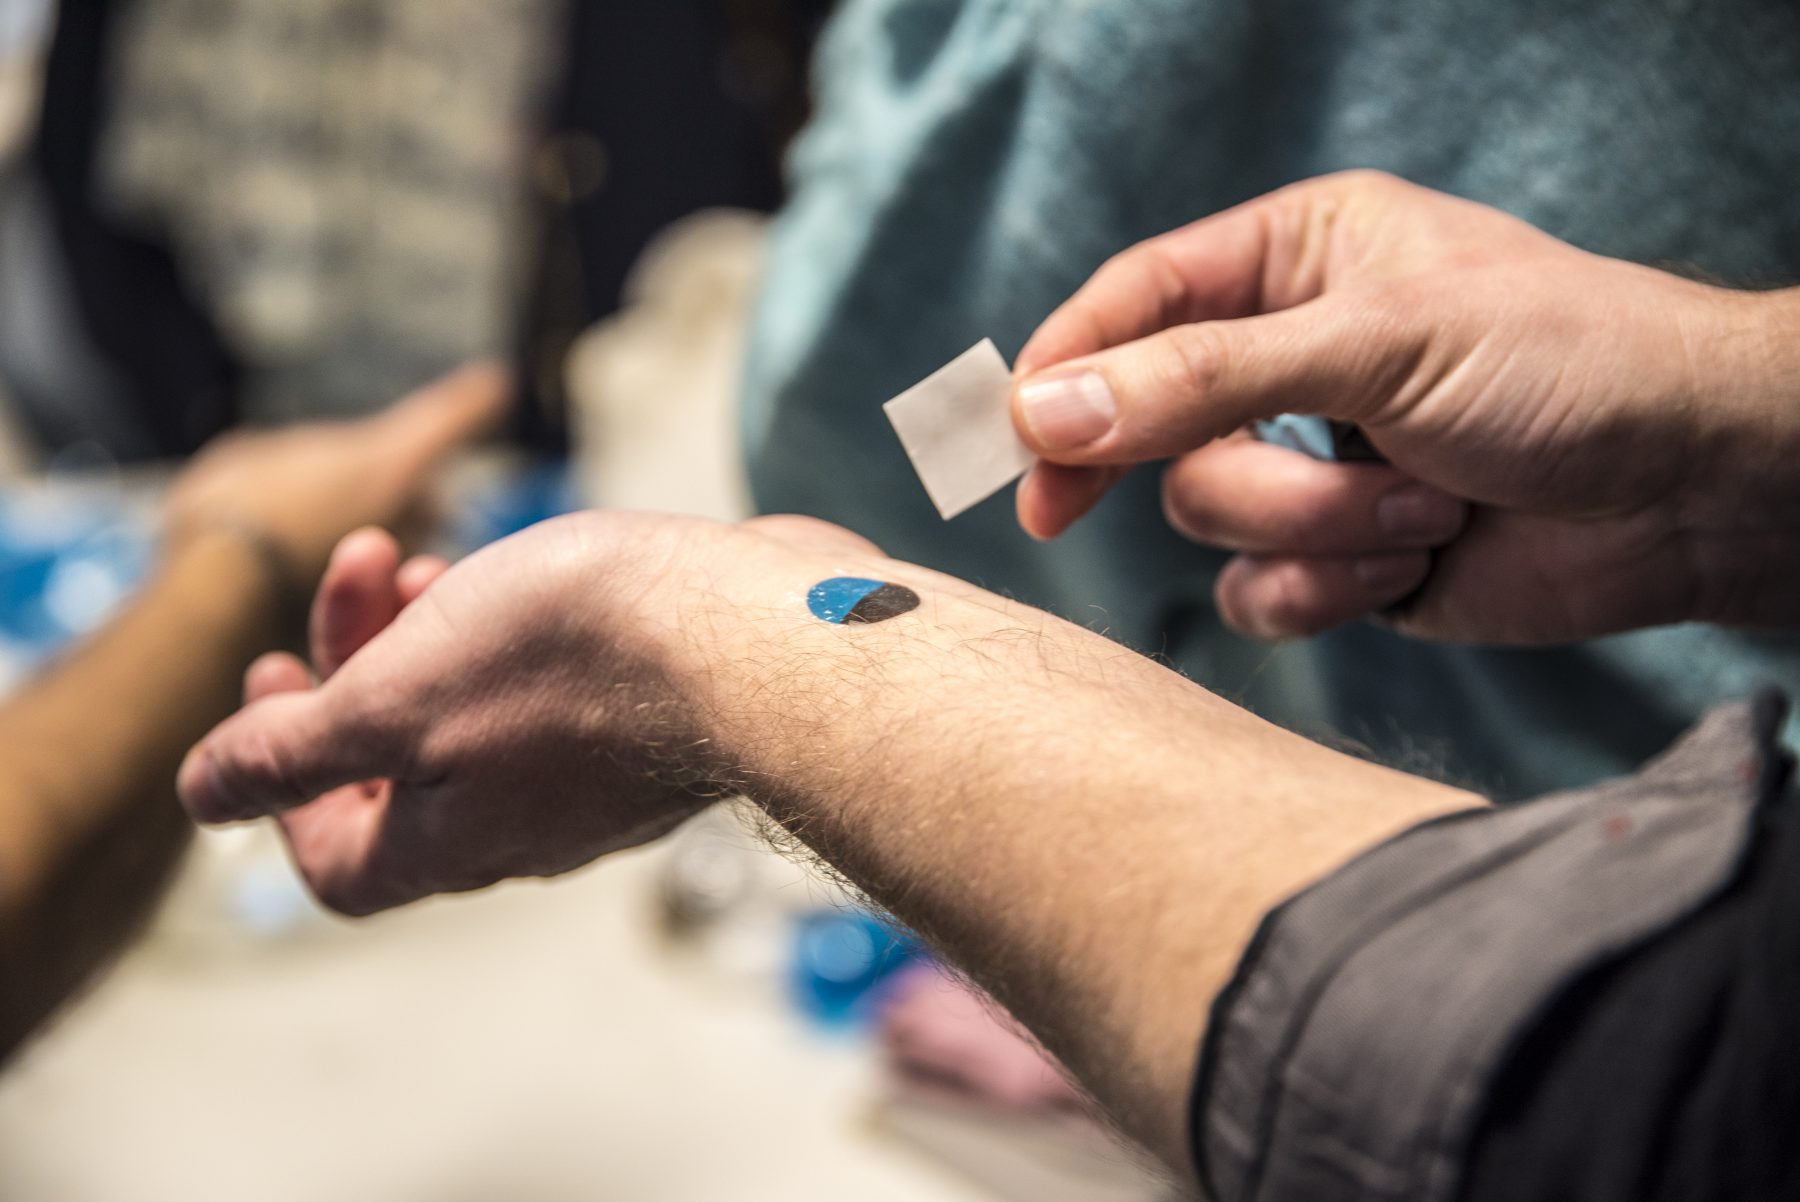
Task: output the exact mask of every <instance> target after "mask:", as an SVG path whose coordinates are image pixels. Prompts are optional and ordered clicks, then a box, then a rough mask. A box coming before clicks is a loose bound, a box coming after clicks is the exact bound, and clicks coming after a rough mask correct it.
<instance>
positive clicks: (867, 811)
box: [180, 514, 1482, 1169]
mask: <svg viewBox="0 0 1800 1202" xmlns="http://www.w3.org/2000/svg"><path fill="white" fill-rule="evenodd" d="M334 570H335V569H334ZM839 576H861V577H870V578H874V579H880V580H885V581H889V582H892V583H898V584H902V585H905V586H907V587H910V588H912V589H913V590H915V591H916V592H917V593H918V594H919V596H920V597H921V601H922V603H921V604H920V606H919V607H918V608H917V609H916V610H914V611H912V612H910V613H906V614H903V615H901V616H899V617H896V618H893V619H891V620H888V621H883V622H880V623H878V624H874V625H860V626H859V625H841V626H840V625H832V624H829V623H826V622H822V621H820V620H818V619H817V618H815V617H813V616H812V615H811V614H810V613H809V611H808V608H807V605H806V594H807V591H808V589H809V588H810V587H811V586H812V585H814V584H815V583H817V582H819V581H821V580H825V579H829V578H833V577H839ZM388 608H390V609H391V608H392V607H391V606H389V607H388ZM262 669H263V670H264V671H267V672H270V673H271V674H272V675H274V676H285V677H286V679H285V680H283V681H280V682H279V683H278V684H277V685H276V686H275V687H277V688H292V687H296V686H299V685H300V684H301V680H300V674H297V673H296V665H294V664H292V663H287V664H285V665H283V664H281V663H273V664H270V663H265V664H264V665H263V666H262ZM267 683H268V682H265V684H267ZM271 691H272V690H271ZM370 782H375V783H370ZM180 786H181V792H182V796H183V798H184V800H185V801H186V803H187V805H188V807H189V809H190V811H191V812H192V813H194V815H195V816H196V817H198V818H200V819H201V820H203V821H209V822H221V821H233V820H241V819H250V818H256V817H260V816H264V815H269V814H282V813H290V814H303V813H306V812H308V810H309V809H310V808H311V807H310V806H309V803H311V804H312V805H317V804H318V803H316V802H314V801H313V799H315V798H318V797H321V796H325V797H327V798H334V799H337V800H334V801H332V802H331V803H330V808H331V809H332V810H334V811H335V813H332V814H330V815H329V817H328V819H326V820H322V821H318V822H315V823H313V824H312V826H311V827H310V829H308V830H307V831H306V835H305V837H304V838H300V839H295V840H294V841H293V845H294V851H295V858H296V862H297V864H298V866H299V868H300V870H301V872H302V873H303V874H304V875H305V877H306V879H307V880H308V882H309V883H310V884H311V886H312V887H313V889H314V890H315V891H316V892H317V893H318V895H319V896H320V897H321V899H322V900H324V901H325V902H326V903H327V904H329V905H332V906H335V907H337V908H338V909H340V910H343V911H346V912H349V913H355V914H363V913H369V912H373V911H376V910H380V909H384V908H387V907H390V906H395V905H400V904H404V903H406V902H408V901H411V900H413V899H416V898H419V897H423V896H426V895H429V894H432V893H436V892H443V891H450V890H462V889H474V888H480V887H482V886H484V885H487V884H489V883H492V882H494V881H498V880H501V879H505V878H508V877H515V876H530V875H551V874H555V873H559V872H563V871H566V870H569V869H572V868H575V867H577V866H579V865H581V864H585V863H587V862H588V861H590V860H592V859H594V858H595V857H597V856H600V855H603V854H605V853H607V852H611V851H616V850H619V849H622V848H625V847H630V846H634V845H637V844H639V843H642V842H645V841H647V840H650V839H653V838H655V837H657V836H658V835H660V834H662V833H663V832H665V831H667V830H668V829H670V828H671V827H672V826H674V825H676V824H677V823H679V822H680V821H682V820H683V819H685V818H686V817H688V816H689V815H691V814H693V813H694V812H696V811H697V810H698V809H700V808H702V807H704V806H705V805H707V804H709V803H710V801H711V800H712V799H713V798H715V797H717V796H721V795H724V794H728V793H741V794H743V795H745V796H748V797H749V798H751V799H752V800H753V801H754V802H756V803H757V804H758V805H760V806H762V807H763V808H764V809H765V810H766V811H767V812H768V813H769V814H770V815H771V816H772V817H773V818H774V819H775V820H777V821H778V822H780V823H782V824H783V825H784V826H786V827H787V829H788V830H789V831H790V832H792V834H793V835H795V836H796V837H797V838H799V839H800V840H801V841H803V842H804V843H805V844H806V845H807V846H808V847H810V848H811V849H812V850H813V851H814V852H816V853H817V854H818V855H819V856H821V857H822V858H823V859H825V860H826V861H828V862H829V863H830V864H832V865H833V866H834V867H835V868H836V869H837V870H838V871H840V872H841V873H842V874H844V875H845V876H846V877H848V878H849V879H850V880H851V881H853V882H855V883H856V884H857V885H859V886H860V887H861V888H863V889H864V890H866V891H867V893H868V894H869V895H870V896H871V897H872V898H873V899H874V900H875V901H876V902H878V903H879V904H881V905H883V906H885V907H887V908H889V909H890V910H891V911H892V912H893V913H895V914H896V915H897V916H899V917H900V918H901V919H902V920H904V921H905V922H907V923H909V924H910V925H912V926H913V927H914V928H915V929H917V930H918V931H919V932H921V934H923V935H924V936H925V937H926V938H927V939H929V940H930V941H932V943H933V944H934V945H935V946H936V947H938V948H939V949H940V950H942V951H943V952H944V953H945V954H946V955H947V956H948V957H949V958H950V959H951V960H953V961H954V962H955V963H957V964H958V965H959V966H961V967H962V968H963V969H964V970H966V971H967V972H968V973H970V974H971V975H972V976H973V977H974V979H976V980H977V981H978V982H980V983H981V984H982V985H984V986H985V987H986V988H987V989H988V990H990V991H991V992H992V993H993V994H994V996H996V997H997V998H999V999H1000V1000H1001V1001H1002V1002H1003V1003H1004V1004H1006V1005H1007V1006H1008V1007H1009V1008H1010V1009H1011V1010H1012V1011H1013V1013H1015V1014H1016V1015H1017V1016H1018V1017H1019V1018H1020V1020H1021V1021H1022V1022H1024V1023H1025V1024H1026V1025H1027V1026H1028V1027H1029V1028H1030V1029H1031V1030H1032V1031H1033V1032H1034V1033H1035V1034H1036V1035H1037V1036H1038V1037H1039V1038H1040V1039H1042V1040H1043V1041H1044V1042H1045V1044H1046V1045H1047V1046H1049V1047H1050V1048H1051V1049H1052V1050H1054V1051H1055V1052H1056V1053H1057V1054H1058V1055H1059V1057H1060V1058H1061V1059H1062V1060H1063V1062H1064V1063H1066V1064H1067V1065H1069V1066H1070V1068H1071V1070H1072V1071H1073V1072H1074V1073H1075V1074H1076V1075H1077V1076H1078V1077H1079V1078H1080V1079H1081V1080H1082V1081H1083V1083H1084V1084H1085V1085H1086V1086H1087V1087H1088V1088H1089V1089H1091V1090H1092V1091H1093V1093H1094V1094H1095V1096H1096V1097H1097V1098H1098V1099H1099V1100H1100V1102H1101V1103H1102V1104H1103V1105H1105V1106H1106V1107H1107V1108H1108V1109H1109V1110H1110V1111H1111V1112H1112V1113H1113V1114H1114V1115H1115V1116H1116V1117H1117V1118H1118V1119H1119V1121H1120V1122H1121V1123H1122V1125H1123V1126H1124V1127H1125V1129H1126V1130H1128V1131H1130V1132H1132V1133H1133V1134H1135V1135H1136V1136H1137V1137H1139V1138H1140V1139H1142V1140H1143V1141H1144V1142H1145V1143H1147V1144H1148V1145H1150V1146H1151V1147H1153V1148H1154V1149H1156V1150H1157V1151H1159V1152H1160V1153H1161V1154H1162V1155H1163V1156H1164V1157H1166V1158H1167V1160H1168V1161H1169V1163H1170V1164H1171V1165H1174V1166H1177V1167H1180V1168H1183V1169H1185V1168H1186V1167H1187V1152H1186V1148H1187V1137H1186V1132H1185V1117H1184V1112H1185V1101H1186V1097H1187V1094H1188V1091H1189V1089H1190V1087H1191V1084H1192V1072H1193V1068H1194V1064H1195V1058H1196V1055H1197V1051H1198V1047H1199V1040H1200V1036H1201V1030H1202V1025H1203V1022H1204V1018H1205V1014H1206V1011H1207V1007H1208V1004H1209V1003H1210V1001H1211V1000H1212V998H1213V997H1214V995H1215V994H1216V993H1217V992H1218V990H1219V989H1220V988H1221V987H1222V986H1223V984H1224V982H1225V981H1226V980H1227V978H1228V976H1229V974H1230V973H1231V972H1232V971H1233V968H1234V966H1235V964H1236V962H1237V960H1238V957H1239V955H1240V953H1241V951H1242V949H1243V947H1244V946H1245V944H1246V942H1247V941H1248V939H1249V938H1250V935H1251V933H1252V931H1253V929H1254V928H1255V926H1256V924H1257V923H1258V922H1259V921H1260V920H1261V918H1262V916H1263V915H1264V914H1265V913H1266V912H1267V911H1268V910H1269V908H1270V907H1271V906H1273V905H1274V904H1276V903H1277V902H1279V901H1280V900H1281V899H1283V898H1285V897H1287V896H1289V895H1291V894H1292V893H1293V892H1295V891H1296V890H1298V889H1301V888H1303V887H1305V886H1306V885H1307V884H1308V883H1310V882H1312V881H1314V880H1316V879H1318V878H1319V877H1321V876H1323V875H1324V874H1326V873H1328V872H1330V871H1331V870H1332V869H1334V868H1335V867H1337V866H1338V865H1340V864H1342V863H1344V862H1345V861H1346V860H1348V859H1349V858H1350V857H1352V856H1354V855H1355V854H1357V853H1358V852H1360V851H1362V850H1363V849H1365V848H1367V847H1369V846H1371V845H1372V844H1374V843H1377V842H1379V841H1380V840H1382V839H1384V838H1386V837H1388V836H1390V835H1392V834H1394V833H1396V832H1398V831H1400V830H1403V829H1405V828H1407V827H1409V826H1411V825H1413V824H1414V823H1416V822H1419V821H1421V820H1424V819H1427V818H1430V817H1434V816H1437V815H1440V814H1444V813H1449V812H1452V811H1457V810H1463V809H1467V808H1471V807H1475V806H1479V805H1480V804H1482V803H1481V801H1480V799H1478V798H1475V797H1473V796H1471V795H1469V794H1467V793H1463V792H1461V791H1459V790H1456V789H1451V788H1448V787H1446V786H1443V785H1440V784H1437V783H1435V782H1432V781H1428V780H1422V779H1419V778H1415V777H1409V776H1405V775H1402V774H1400V773H1397V772H1393V771H1390V770H1388V769H1386V768H1383V767H1380V766H1378V765H1374V764H1370V763H1367V762H1364V761H1360V760H1357V759H1353V758H1351V757H1349V756H1346V755H1342V754H1340V753H1338V752H1336V751H1332V750H1329V749H1326V748H1323V747H1320V746H1318V745H1316V744H1313V743H1310V742H1308V741H1306V740H1304V739H1301V738H1298V737H1297V736H1294V735H1292V734H1290V733H1288V732H1285V731H1282V730H1280V729H1277V728H1275V727H1273V726H1270V725H1268V724H1267V723H1264V722H1262V721H1260V720H1259V719H1257V718H1255V717H1253V716H1252V715H1250V714H1248V713H1246V712H1244V711H1243V710H1240V709H1238V708H1236V707H1234V706H1232V705H1229V704H1227V703H1226V702H1224V701H1221V700H1220V699H1218V698H1217V697H1214V696H1213V695H1211V694H1210V693H1208V692H1206V691H1205V690H1203V689H1201V688H1199V687H1198V686H1196V685H1194V684H1193V683H1191V682H1190V681H1188V680H1186V679H1184V678H1183V677H1181V676H1179V675H1177V674H1176V673H1174V672H1171V671H1169V670H1168V669H1166V668H1163V667H1161V666H1159V665H1157V664H1155V663H1154V662H1152V661H1150V660H1148V659H1145V658H1143V657H1141V656H1139V655H1136V654H1134V653H1132V652H1130V651H1128V650H1126V649H1124V648H1122V647H1119V646H1118V645H1116V644H1114V643H1111V642H1109V641H1108V640H1106V639H1105V638H1103V637H1101V636H1100V635H1097V634H1094V633H1092V632H1090V631H1087V630H1083V629H1081V628H1079V627H1076V626H1072V625H1070V624H1068V623H1065V622H1061V621H1059V620H1057V619H1055V618H1052V617H1050V616H1049V615H1046V614H1044V613H1042V612H1039V611H1037V610H1033V609H1030V608H1027V607H1025V606H1022V605H1018V604H1016V603H1014V602H1011V601H1008V600H1005V599H1003V598H1000V597H997V596H994V595H992V594H990V593H986V592H983V591H982V590H980V589H977V588H975V587H973V586H971V585H968V584H965V583H963V582H961V581H958V580H955V579H952V578H950V577H946V576H942V575H939V574H937V573H933V572H930V571H927V570H925V569H921V568H918V567H914V566H911V565H908V564H904V563H900V562H897V561H893V560H889V559H886V558H884V557H882V556H881V555H880V554H879V553H878V552H877V551H875V549H874V548H872V547H871V546H869V545H868V544H867V543H865V542H863V541H862V540H861V539H858V538H856V537H855V536H854V535H850V534H848V533H846V532H844V531H842V530H838V529H836V528H834V527H829V526H826V525H824V524H822V523H817V522H812V521H808V520H805V519H779V520H763V521H761V522H757V523H752V524H748V525H745V526H740V527H732V526H724V525H718V524H715V523H709V522H703V521H698V520H693V519H682V518H666V517H657V516H651V515H622V514H581V515H575V516H572V517H568V518H562V519H558V520H556V521H554V522H550V523H546V524H544V525H541V526H539V527H536V528H534V529H532V530H530V531H527V532H525V533H523V534H521V535H517V536H515V537H514V538H512V539H508V540H506V541H504V542H502V543H499V544H496V545H495V546H493V547H490V548H488V549H486V550H483V551H481V552H479V553H477V554H476V555H474V556H472V557H470V558H469V559H468V560H465V561H464V562H462V563H460V564H458V565H457V566H456V567H454V568H452V569H450V571H449V572H447V573H445V574H444V575H443V576H442V577H441V578H439V579H438V580H436V581H435V582H434V583H432V584H431V585H430V587H429V588H427V589H426V590H425V591H424V593H423V595H422V596H420V597H419V599H418V600H416V601H414V602H413V603H412V604H411V605H409V606H406V607H405V608H404V609H403V610H401V611H400V612H399V614H398V617H397V618H395V620H394V621H393V624H392V625H391V626H389V627H387V628H386V629H385V630H383V631H382V632H381V633H379V634H377V635H375V636H374V637H373V638H372V639H371V640H370V641H369V642H368V643H367V644H366V645H365V646H363V647H362V648H361V650H359V651H357V652H356V653H355V654H354V655H352V656H351V657H350V658H349V660H348V662H347V663H345V664H343V666H342V667H341V668H339V669H338V670H337V672H336V673H335V674H334V675H331V676H330V677H329V679H327V680H325V681H324V683H323V684H322V685H320V686H319V687H318V688H316V689H312V690H304V689H302V690H300V691H290V692H279V693H277V694H276V695H272V696H264V697H263V698H262V699H261V700H259V701H257V702H255V703H254V704H252V705H250V706H249V707H247V708H246V709H245V710H243V711H242V712H240V713H239V714H238V715H237V716H235V717H234V718H232V719H230V720H229V721H227V722H226V723H225V724H224V725H222V726H221V727H220V728H219V729H218V730H216V731H215V732H214V733H213V734H212V735H210V736H209V737H208V738H207V739H206V740H205V741H204V742H202V743H201V744H200V745H199V746H198V747H197V748H196V749H195V750H194V752H193V753H192V754H191V755H190V756H189V758H188V760H187V762H186V763H185V764H184V765H183V768H182V772H181V776H180Z"/></svg>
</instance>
